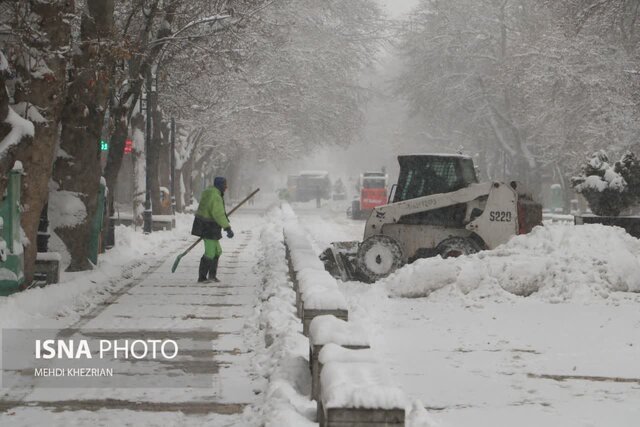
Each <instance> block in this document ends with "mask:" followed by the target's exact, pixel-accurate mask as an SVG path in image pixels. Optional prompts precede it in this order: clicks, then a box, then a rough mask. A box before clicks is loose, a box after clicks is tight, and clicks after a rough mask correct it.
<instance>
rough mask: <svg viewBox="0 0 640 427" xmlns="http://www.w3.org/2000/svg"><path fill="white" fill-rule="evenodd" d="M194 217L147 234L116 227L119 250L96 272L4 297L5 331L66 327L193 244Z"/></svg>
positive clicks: (102, 259) (0, 307)
mask: <svg viewBox="0 0 640 427" xmlns="http://www.w3.org/2000/svg"><path fill="white" fill-rule="evenodd" d="M191 220H192V217H191V216H189V215H178V216H177V220H176V228H175V229H173V230H172V231H162V232H155V233H151V234H148V235H143V234H142V232H141V231H140V230H139V229H138V230H134V229H133V228H131V227H125V226H117V227H116V242H117V246H116V247H115V248H113V249H111V250H109V251H107V252H106V253H105V254H100V256H99V259H98V266H97V267H96V268H95V269H94V270H93V271H90V272H78V273H67V272H61V277H60V283H58V284H52V285H49V286H46V287H44V288H34V289H29V290H28V291H26V292H19V293H16V294H13V295H11V296H8V297H6V298H0V325H2V327H3V328H43V327H47V328H62V327H65V326H67V325H69V324H71V323H73V322H75V321H77V319H78V318H79V317H80V315H81V313H82V312H84V311H87V310H89V309H91V308H92V307H93V306H94V305H95V304H96V303H97V302H99V301H101V300H103V299H104V298H105V295H107V294H108V293H109V292H111V291H114V290H115V289H117V288H118V287H120V286H122V283H119V281H121V280H122V279H123V278H129V279H130V278H133V277H135V276H138V275H140V274H142V272H144V271H145V270H146V269H147V268H148V267H149V265H150V264H151V263H153V262H154V261H157V260H158V259H162V258H164V257H167V256H169V255H170V254H172V253H173V252H174V251H175V250H177V249H178V248H179V247H181V246H186V245H187V243H188V242H190V241H191V240H192V239H191V238H190V236H189V232H188V229H190V227H191Z"/></svg>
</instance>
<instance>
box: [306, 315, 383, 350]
mask: <svg viewBox="0 0 640 427" xmlns="http://www.w3.org/2000/svg"><path fill="white" fill-rule="evenodd" d="M369 335H370V333H369V330H368V328H367V327H366V326H365V325H364V324H363V323H362V322H354V321H352V320H350V321H348V322H345V321H344V320H342V319H338V318H337V317H335V316H333V315H323V316H316V317H314V318H313V320H312V321H311V324H310V325H309V339H310V340H311V345H314V346H315V345H325V344H328V343H335V344H338V345H347V346H362V347H365V346H369V343H370V341H371V340H370V337H369ZM325 347H326V346H325Z"/></svg>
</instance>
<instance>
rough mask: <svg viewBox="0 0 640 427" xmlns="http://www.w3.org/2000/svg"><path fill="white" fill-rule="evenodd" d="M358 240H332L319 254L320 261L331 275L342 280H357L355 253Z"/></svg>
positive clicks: (358, 243) (358, 245)
mask: <svg viewBox="0 0 640 427" xmlns="http://www.w3.org/2000/svg"><path fill="white" fill-rule="evenodd" d="M359 247H360V242H356V241H353V242H333V243H331V246H329V247H328V248H327V249H325V250H324V252H322V254H320V261H322V262H323V263H324V268H325V270H327V271H328V272H329V273H330V274H331V275H332V276H333V277H335V278H336V279H340V280H342V281H345V282H346V281H349V280H359V276H358V270H357V267H356V255H357V253H358V248H359Z"/></svg>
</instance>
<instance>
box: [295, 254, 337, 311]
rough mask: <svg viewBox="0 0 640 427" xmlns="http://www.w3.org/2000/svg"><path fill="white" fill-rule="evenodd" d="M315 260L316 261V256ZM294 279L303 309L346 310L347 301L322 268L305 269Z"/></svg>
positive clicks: (332, 278) (331, 277) (333, 280)
mask: <svg viewBox="0 0 640 427" xmlns="http://www.w3.org/2000/svg"><path fill="white" fill-rule="evenodd" d="M292 255H293V253H292ZM316 259H318V258H317V256H316ZM321 265H322V264H321ZM296 277H297V279H298V286H299V288H300V294H301V295H302V301H303V303H304V308H305V309H310V310H347V309H348V307H347V300H346V299H345V298H344V295H342V292H340V289H338V283H337V282H336V279H335V278H334V277H333V276H331V275H330V274H329V273H327V272H326V271H325V270H324V268H323V269H322V270H316V269H310V268H305V269H303V270H302V271H299V272H297V273H296Z"/></svg>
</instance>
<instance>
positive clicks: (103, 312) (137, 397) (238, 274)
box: [0, 209, 286, 427]
mask: <svg viewBox="0 0 640 427" xmlns="http://www.w3.org/2000/svg"><path fill="white" fill-rule="evenodd" d="M260 212H261V213H262V211H260ZM257 213H258V212H257V211H252V210H251V209H247V210H246V211H245V212H238V213H237V214H235V215H234V216H233V218H232V224H233V226H234V229H235V233H236V236H235V237H234V239H232V240H226V239H225V241H223V242H222V246H223V251H224V252H223V255H222V259H221V262H220V267H219V271H218V277H219V278H221V283H219V284H204V285H203V284H197V283H195V280H196V277H197V265H198V261H199V258H200V256H201V254H202V247H201V246H198V247H197V248H195V249H194V250H193V251H192V252H190V253H189V254H188V255H187V256H186V257H184V258H183V259H182V262H181V263H180V266H179V267H178V269H177V271H176V273H174V274H171V272H170V270H171V265H172V264H173V261H174V259H175V256H176V255H177V254H178V253H179V252H178V251H182V250H184V249H185V248H186V246H187V245H188V244H190V243H191V242H193V241H194V239H195V238H194V237H193V236H190V235H189V231H188V230H189V229H190V225H191V219H192V216H184V217H181V218H179V221H178V223H179V224H178V228H177V229H176V230H174V231H171V232H157V233H152V234H150V235H148V236H144V235H143V234H142V233H141V231H140V230H139V229H138V230H137V231H136V230H132V229H130V228H126V227H122V228H118V230H117V242H118V246H117V247H116V248H114V250H111V251H109V252H108V253H107V254H105V255H104V256H101V259H100V262H99V265H98V267H97V268H96V270H94V271H92V272H84V273H73V274H66V273H65V274H64V275H63V280H62V282H63V283H60V284H58V285H50V286H47V287H45V288H42V289H32V290H28V291H25V292H22V293H18V294H15V295H12V296H11V297H8V298H5V299H2V300H0V304H1V305H0V316H1V317H0V325H2V327H3V328H17V327H23V328H45V327H46V328H63V327H69V326H72V327H74V328H77V332H76V334H78V335H80V336H88V337H90V336H91V333H92V331H95V330H96V329H102V328H106V329H107V330H111V331H112V333H115V334H116V335H117V332H114V330H123V331H127V330H129V331H137V330H142V329H146V330H160V331H163V332H164V333H167V334H174V335H176V337H183V339H184V341H181V350H183V351H184V352H185V354H184V355H181V356H180V357H181V358H182V359H180V361H179V364H178V365H177V366H172V365H170V364H153V363H151V365H150V366H149V367H147V366H146V365H145V366H143V367H138V368H136V367H135V366H137V365H135V364H129V363H128V362H127V361H121V362H117V361H116V362H114V366H115V370H114V371H115V372H116V373H117V374H118V375H119V377H118V384H121V383H122V384H124V383H125V382H128V383H129V384H131V381H138V378H142V377H139V375H147V374H153V375H155V376H157V378H158V379H157V380H155V381H156V382H157V383H158V384H159V386H156V387H144V388H143V387H135V388H122V387H118V388H45V387H38V386H37V385H38V384H37V381H36V382H35V384H34V383H33V381H30V380H28V379H27V380H24V379H21V378H20V376H19V374H18V373H14V372H10V373H9V379H10V380H11V384H13V385H12V386H10V388H8V387H7V385H6V384H5V383H3V386H4V387H5V388H4V389H3V397H2V399H0V408H2V409H3V412H2V413H0V425H16V426H23V425H24V426H27V425H38V424H42V423H43V422H45V420H46V423H48V424H49V425H59V426H66V425H120V424H123V425H124V424H130V425H149V426H157V425H175V426H182V425H193V426H197V425H213V426H238V427H240V426H242V427H249V426H258V425H261V424H262V418H261V416H260V408H259V407H257V406H255V405H256V404H257V403H258V401H259V400H261V399H260V396H261V395H262V393H263V389H264V387H265V384H264V380H263V379H262V377H263V371H262V370H259V369H258V368H259V365H258V364H256V363H255V362H254V357H255V354H256V349H259V348H261V347H262V346H263V344H262V340H263V339H262V333H261V332H260V330H259V329H258V326H259V325H258V323H257V322H256V321H255V320H256V316H257V314H256V313H257V311H256V310H257V308H256V307H258V305H259V298H258V291H259V290H260V283H261V280H262V278H263V275H264V274H265V271H264V270H263V268H262V267H261V265H262V264H258V263H257V262H258V261H259V260H260V258H261V256H262V251H261V247H260V242H259V239H258V236H259V235H260V231H261V229H262V227H263V226H264V222H263V219H262V218H261V216H260V215H258V214H257ZM283 265H284V263H283ZM284 268H286V266H285V267H284ZM182 343H185V346H186V347H182ZM203 344H204V345H205V347H204V348H200V347H199V346H202V345H203ZM154 378H155V377H153V378H150V379H151V380H154ZM190 378H193V380H194V381H195V382H197V383H202V382H203V381H210V382H211V386H210V387H202V388H197V386H194V387H186V388H185V387H178V386H177V385H175V384H174V383H175V381H182V382H184V381H191V380H190ZM134 384H135V383H134ZM162 384H164V386H162ZM167 384H174V386H173V387H167ZM205 384H206V383H205Z"/></svg>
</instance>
